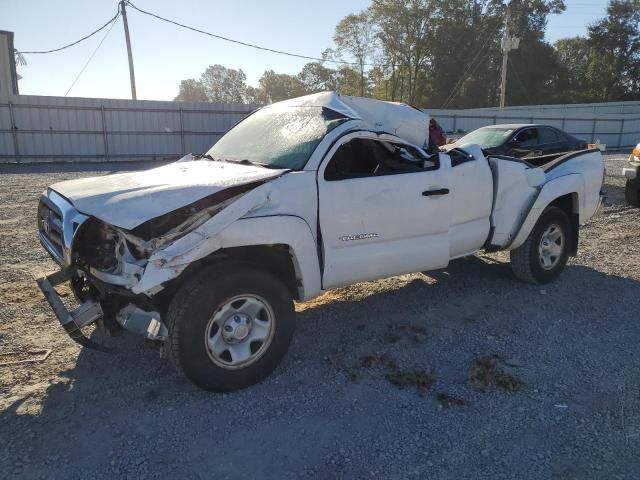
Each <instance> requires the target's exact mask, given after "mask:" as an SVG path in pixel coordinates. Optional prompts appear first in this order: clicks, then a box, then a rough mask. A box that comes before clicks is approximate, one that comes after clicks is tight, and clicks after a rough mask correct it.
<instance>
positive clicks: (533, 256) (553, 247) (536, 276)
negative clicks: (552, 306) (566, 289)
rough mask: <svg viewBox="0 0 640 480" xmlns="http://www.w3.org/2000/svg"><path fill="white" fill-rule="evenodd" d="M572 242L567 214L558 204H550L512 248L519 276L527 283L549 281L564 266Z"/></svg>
mask: <svg viewBox="0 0 640 480" xmlns="http://www.w3.org/2000/svg"><path fill="white" fill-rule="evenodd" d="M571 243H572V238H571V226H570V222H569V218H568V217H567V214H566V213H564V211H563V210H561V209H560V208H557V207H549V208H547V209H546V210H545V211H544V212H543V213H542V215H541V216H540V218H539V219H538V222H537V223H536V225H535V226H534V227H533V230H532V231H531V233H530V234H529V237H527V240H526V241H525V242H524V243H523V244H522V245H521V246H519V247H518V248H516V249H514V250H511V251H510V252H509V256H510V260H511V268H512V270H513V273H514V274H515V276H516V277H518V278H519V279H520V280H523V281H525V282H528V283H534V284H539V283H548V282H551V281H552V280H555V279H556V278H557V277H558V275H560V272H562V270H563V269H564V267H565V265H566V264H567V259H568V258H569V248H570V245H571Z"/></svg>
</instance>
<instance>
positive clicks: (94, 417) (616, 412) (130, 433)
mask: <svg viewBox="0 0 640 480" xmlns="http://www.w3.org/2000/svg"><path fill="white" fill-rule="evenodd" d="M624 158H625V157H624V156H621V155H608V156H607V158H606V161H607V169H608V174H607V177H606V185H605V190H606V192H607V194H608V199H607V204H606V209H605V211H604V213H603V214H602V215H601V216H599V217H597V218H595V219H593V220H592V221H591V222H589V223H588V224H587V225H585V226H584V227H582V229H581V237H580V249H579V255H578V257H577V258H574V259H572V260H571V261H570V265H569V266H568V267H567V269H566V271H565V272H564V273H563V274H562V276H561V277H560V279H559V280H557V281H556V282H554V283H552V284H549V285H545V286H543V287H536V286H531V285H526V284H523V283H520V282H518V281H517V280H516V279H515V278H514V277H513V276H512V275H511V273H510V268H509V265H508V255H505V254H503V253H498V254H491V255H480V256H476V257H469V258H466V259H462V260H458V261H455V262H453V263H452V264H451V265H450V266H449V267H448V268H447V269H445V270H443V271H438V272H430V273H428V274H416V275H404V276H400V277H394V278H391V279H385V280H381V281H377V282H367V283H361V284H358V285H354V286H352V287H348V288H343V289H339V290H335V291H331V292H328V293H327V294H325V295H324V296H322V297H320V298H319V299H316V300H314V301H313V302H309V303H306V304H300V305H298V306H297V309H298V311H299V322H298V327H297V332H296V335H295V338H294V342H293V344H292V347H291V350H290V351H289V353H288V354H287V356H286V357H285V360H284V361H283V364H282V365H281V366H280V367H279V368H278V369H277V371H276V372H275V373H274V374H273V375H272V376H271V377H270V378H269V379H267V380H266V381H264V382H262V383H261V384H259V385H257V386H255V387H252V388H250V389H247V390H243V391H240V392H236V393H233V394H226V395H216V394H210V393H206V392H203V391H200V390H198V389H197V388H195V387H193V386H192V385H191V384H189V383H188V382H187V381H185V380H184V379H182V378H181V377H179V376H178V375H177V374H175V373H174V372H173V370H172V369H171V368H170V366H169V364H168V361H167V360H166V359H165V358H162V356H161V349H160V348H158V347H157V346H155V345H152V344H147V343H145V342H144V341H143V340H142V339H140V338H137V337H134V336H131V335H129V334H126V333H123V334H122V335H119V336H117V337H113V338H106V339H102V338H101V341H105V342H106V343H108V344H109V345H111V346H113V347H115V349H116V352H115V353H114V354H104V353H100V352H95V351H89V350H83V349H81V348H79V347H78V346H77V345H76V344H75V343H73V342H72V341H71V340H70V339H69V338H68V337H67V336H66V334H65V333H64V332H63V331H62V329H61V328H60V326H59V325H58V324H57V322H56V320H55V318H54V317H53V315H52V313H51V311H50V309H49V307H48V306H47V304H46V303H45V301H44V299H43V297H42V295H41V294H40V292H39V290H38V289H37V287H36V284H35V282H34V281H33V279H32V274H33V273H36V272H47V271H52V270H54V269H55V268H56V267H55V264H54V263H53V261H51V260H50V259H49V257H48V255H47V254H46V253H45V251H44V250H43V249H42V248H41V246H40V245H39V243H38V241H37V238H36V233H35V232H36V229H35V216H36V205H37V199H38V195H39V194H40V193H41V191H42V190H43V189H44V188H45V187H46V186H47V185H49V184H51V183H54V182H57V181H60V180H63V179H68V178H76V177H81V176H87V175H89V174H98V175H103V174H108V173H109V171H113V170H119V169H131V168H140V167H139V166H132V165H127V164H121V165H115V166H114V165H90V166H69V165H39V166H0V205H1V206H2V207H1V208H0V363H1V362H9V361H20V360H36V361H32V362H29V363H17V364H13V365H6V366H0V478H65V479H70V478H113V477H115V476H118V477H122V478H172V477H178V478H214V477H215V478H278V479H280V478H301V477H310V478H327V479H328V478H437V479H445V478H451V479H459V478H487V479H488V478H491V479H495V478H518V479H523V478H528V479H543V478H545V479H547V478H555V479H574V478H575V479H584V478H608V479H609V478H611V479H613V478H620V479H622V478H625V479H627V478H628V479H637V478H640V455H639V454H638V452H640V355H639V352H640V347H639V345H640V324H639V319H640V243H639V242H640V210H638V209H632V208H629V207H626V206H624V200H623V178H622V177H621V176H620V170H621V167H622V165H623V163H624ZM61 291H62V292H63V293H64V294H66V295H67V297H68V298H70V294H69V292H68V290H64V289H62V290H61ZM94 335H99V334H98V333H97V332H95V333H94ZM43 350H51V353H50V355H49V356H48V357H47V358H46V359H44V360H37V355H41V354H42V351H43Z"/></svg>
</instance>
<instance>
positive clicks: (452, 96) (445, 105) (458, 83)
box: [441, 25, 500, 108]
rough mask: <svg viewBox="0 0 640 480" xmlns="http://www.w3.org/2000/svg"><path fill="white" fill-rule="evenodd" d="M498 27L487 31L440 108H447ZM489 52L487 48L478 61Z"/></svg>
mask: <svg viewBox="0 0 640 480" xmlns="http://www.w3.org/2000/svg"><path fill="white" fill-rule="evenodd" d="M499 28H500V25H499V26H498V27H496V28H494V29H493V30H491V31H490V32H489V35H487V38H486V39H485V42H484V43H483V44H482V46H481V47H480V48H479V49H478V51H477V52H476V54H475V55H474V57H473V59H472V60H471V62H469V63H468V64H467V68H466V69H465V71H464V73H463V74H462V75H461V76H460V78H459V79H458V81H457V82H456V84H455V85H454V87H453V89H452V90H451V92H450V93H449V95H448V96H447V99H446V100H445V102H444V104H443V105H442V107H441V108H447V106H448V105H449V104H450V103H451V102H452V101H453V100H454V99H455V98H456V91H457V90H458V88H459V87H461V86H462V83H463V82H464V81H465V80H466V79H467V74H468V73H469V70H471V68H473V65H474V63H475V62H476V60H478V58H479V56H480V54H481V53H482V51H483V50H484V48H485V47H486V46H487V44H488V43H489V41H490V40H491V37H493V35H494V34H495V33H496V31H497V30H498V29H499ZM489 52H490V51H489V50H488V51H487V52H486V54H485V55H484V56H483V57H482V60H481V61H480V63H482V61H484V59H485V58H486V56H487V55H488V53H489ZM480 63H479V64H478V66H479V65H480ZM475 70H477V68H475V69H474V73H475ZM472 75H473V73H472Z"/></svg>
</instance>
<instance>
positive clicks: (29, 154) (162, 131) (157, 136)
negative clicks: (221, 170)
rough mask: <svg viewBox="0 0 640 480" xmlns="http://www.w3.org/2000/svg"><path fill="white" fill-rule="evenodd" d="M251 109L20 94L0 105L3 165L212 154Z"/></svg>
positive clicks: (0, 146) (0, 160)
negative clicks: (222, 139)
mask: <svg viewBox="0 0 640 480" xmlns="http://www.w3.org/2000/svg"><path fill="white" fill-rule="evenodd" d="M252 109H253V107H252V106H250V105H243V104H216V103H187V102H160V101H146V100H109V99H98V98H64V97H41V96H30V95H14V96H12V97H10V101H9V102H8V103H0V163H21V162H24V163H31V162H58V161H66V162H84V161H119V160H120V161H123V160H162V159H172V158H178V157H180V156H182V155H184V153H188V152H205V151H206V150H208V149H209V147H210V146H211V145H213V144H214V143H215V142H216V141H217V140H218V139H219V138H220V137H221V136H222V135H223V134H224V133H225V132H226V131H227V130H229V128H231V127H232V126H233V125H234V124H235V123H236V122H238V121H239V120H241V119H242V118H243V117H244V116H245V115H247V114H248V113H249V112H251V110H252Z"/></svg>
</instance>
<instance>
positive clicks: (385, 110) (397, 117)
mask: <svg viewBox="0 0 640 480" xmlns="http://www.w3.org/2000/svg"><path fill="white" fill-rule="evenodd" d="M272 106H273V107H275V106H277V107H325V108H328V109H330V110H333V111H335V112H338V113H340V114H342V115H344V116H346V117H349V118H351V119H354V120H360V121H362V122H363V124H364V126H365V127H366V128H368V129H370V130H373V131H379V132H386V133H391V134H393V135H396V136H398V137H400V138H402V139H404V140H406V141H408V142H411V143H413V144H414V145H418V146H420V147H426V146H427V145H428V142H429V118H430V117H429V115H428V114H426V113H424V112H423V111H421V110H419V109H418V108H416V107H411V106H409V105H407V104H405V103H399V102H383V101H381V100H374V99H372V98H362V97H350V96H346V95H340V94H339V93H336V92H320V93H314V94H312V95H306V96H304V97H298V98H292V99H290V100H284V101H282V102H277V103H274V104H273V105H270V106H269V107H265V108H270V107H272Z"/></svg>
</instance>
